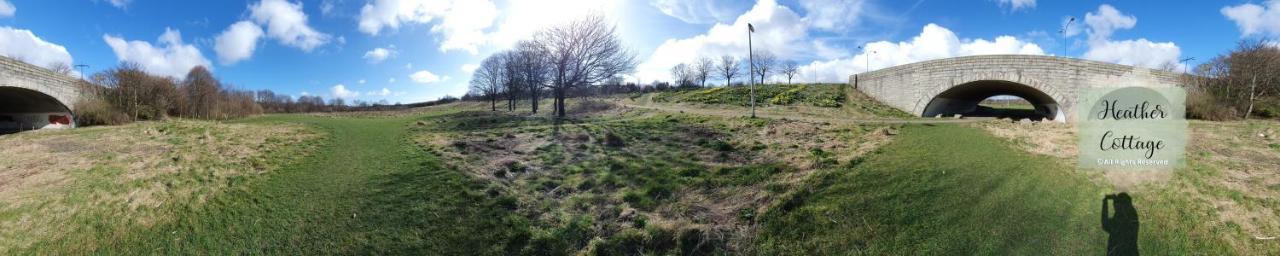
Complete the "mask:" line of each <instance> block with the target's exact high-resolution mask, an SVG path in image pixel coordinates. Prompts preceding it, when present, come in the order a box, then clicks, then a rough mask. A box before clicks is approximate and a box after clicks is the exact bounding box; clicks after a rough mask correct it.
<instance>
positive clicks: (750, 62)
mask: <svg viewBox="0 0 1280 256" xmlns="http://www.w3.org/2000/svg"><path fill="white" fill-rule="evenodd" d="M755 32H756V27H755V26H752V25H751V23H747V69H748V70H747V73H748V79H747V81H749V82H747V84H749V85H750V86H751V118H756V83H755V81H754V80H755V79H756V78H755V77H756V74H755V72H756V59H755V57H756V52H755V51H753V50H752V49H751V33H755Z"/></svg>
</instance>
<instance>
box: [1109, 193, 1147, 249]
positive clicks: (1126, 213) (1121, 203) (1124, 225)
mask: <svg viewBox="0 0 1280 256" xmlns="http://www.w3.org/2000/svg"><path fill="white" fill-rule="evenodd" d="M1107 200H1110V201H1111V205H1112V207H1110V208H1114V209H1115V210H1114V211H1113V212H1115V215H1110V214H1107V212H1108V210H1109V209H1108V207H1107ZM1138 226H1139V222H1138V210H1137V209H1136V208H1133V199H1132V198H1131V197H1129V194H1128V193H1120V194H1114V195H1106V196H1105V197H1103V198H1102V230H1103V231H1107V234H1110V237H1109V238H1108V239H1107V255H1108V256H1110V255H1138Z"/></svg>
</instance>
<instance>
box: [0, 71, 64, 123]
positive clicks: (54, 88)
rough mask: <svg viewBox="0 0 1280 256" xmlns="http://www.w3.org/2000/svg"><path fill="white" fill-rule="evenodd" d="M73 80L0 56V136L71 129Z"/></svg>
mask: <svg viewBox="0 0 1280 256" xmlns="http://www.w3.org/2000/svg"><path fill="white" fill-rule="evenodd" d="M76 81H77V79H76V78H73V77H70V76H67V75H65V74H60V73H56V72H53V71H50V70H48V69H45V68H42V67H38V66H35V65H31V64H27V63H25V62H21V61H18V60H14V59H10V58H7V57H3V56H0V134H8V133H14V132H20V131H27V130H37V129H62V128H73V127H75V118H74V117H73V116H72V113H73V112H72V110H73V109H74V106H73V105H72V103H73V102H75V101H76V99H78V98H79V96H80V91H79V89H78V87H77V86H76Z"/></svg>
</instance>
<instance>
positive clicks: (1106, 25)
mask: <svg viewBox="0 0 1280 256" xmlns="http://www.w3.org/2000/svg"><path fill="white" fill-rule="evenodd" d="M1084 24H1085V25H1088V26H1089V29H1088V31H1086V32H1088V33H1089V41H1097V40H1107V39H1110V38H1111V34H1112V33H1114V32H1115V31H1116V30H1122V29H1131V28H1133V26H1134V25H1137V24H1138V18H1135V17H1133V16H1131V15H1125V14H1124V13H1120V10H1117V9H1116V8H1115V7H1111V5H1106V4H1104V5H1101V6H1098V13H1097V14H1094V13H1092V12H1090V13H1085V14H1084Z"/></svg>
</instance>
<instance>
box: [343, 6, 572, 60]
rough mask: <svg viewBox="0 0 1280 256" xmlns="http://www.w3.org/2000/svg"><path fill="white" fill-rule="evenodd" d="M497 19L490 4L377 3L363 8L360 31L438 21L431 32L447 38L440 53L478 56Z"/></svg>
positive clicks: (496, 13)
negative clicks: (478, 48) (451, 52)
mask: <svg viewBox="0 0 1280 256" xmlns="http://www.w3.org/2000/svg"><path fill="white" fill-rule="evenodd" d="M548 14H549V13H543V14H542V15H548ZM497 17H498V8H497V6H495V5H494V4H493V2H492V1H489V0H451V1H433V0H376V1H373V2H371V3H368V4H365V5H364V7H362V8H360V18H359V28H360V31H361V32H364V33H367V34H370V35H375V36H376V35H378V33H380V32H381V31H382V29H383V28H387V29H389V30H397V29H399V28H400V24H402V23H418V24H426V23H431V22H433V21H435V20H436V19H439V22H437V23H436V24H435V25H434V26H432V27H431V32H433V33H437V34H440V35H443V37H444V39H443V42H440V51H442V52H443V51H449V50H463V51H467V52H470V53H471V54H476V53H477V47H478V46H479V45H481V44H483V43H485V41H486V40H487V38H488V36H487V35H486V34H485V33H484V30H485V29H488V28H489V27H490V26H492V25H493V22H494V19H496V18H497Z"/></svg>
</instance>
